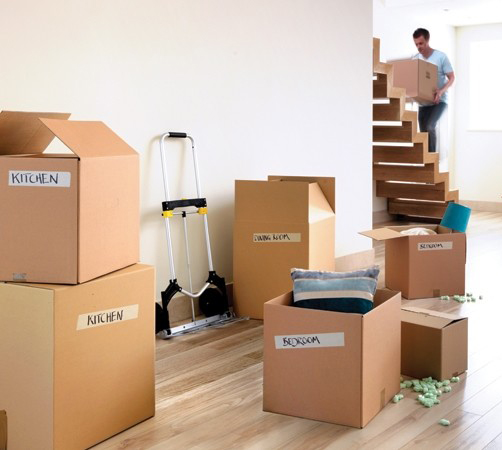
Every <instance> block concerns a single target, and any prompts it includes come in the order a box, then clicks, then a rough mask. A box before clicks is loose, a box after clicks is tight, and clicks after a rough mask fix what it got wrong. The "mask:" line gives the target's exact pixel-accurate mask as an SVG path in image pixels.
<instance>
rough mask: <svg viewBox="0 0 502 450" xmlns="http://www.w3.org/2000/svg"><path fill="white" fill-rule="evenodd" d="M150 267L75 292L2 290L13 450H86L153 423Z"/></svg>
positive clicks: (0, 363)
mask: <svg viewBox="0 0 502 450" xmlns="http://www.w3.org/2000/svg"><path fill="white" fill-rule="evenodd" d="M154 306H155V272H154V269H153V267H151V266H146V265H141V264H135V265H132V266H130V267H127V268H125V269H122V270H119V271H117V272H114V273H112V274H109V275H105V276H103V277H101V278H98V279H96V280H93V281H89V282H88V283H84V284H79V285H76V286H68V285H66V286H65V285H43V284H39V285H35V284H24V283H0V311H1V314H0V358H1V360H0V367H1V376H0V410H5V411H6V413H7V417H8V439H9V442H8V448H9V450H25V449H40V450H46V449H62V450H70V449H83V448H88V447H90V446H92V445H94V444H96V443H98V442H100V441H102V440H104V439H106V438H108V437H109V436H112V435H114V434H116V433H118V432H120V431H122V430H124V429H126V428H128V427H131V426H132V425H135V424H137V423H138V422H141V421H143V420H145V419H147V418H149V417H151V416H153V415H154V411H155V379H154V354H155V342H154V339H155V336H154V334H155V333H154V311H155V310H154Z"/></svg>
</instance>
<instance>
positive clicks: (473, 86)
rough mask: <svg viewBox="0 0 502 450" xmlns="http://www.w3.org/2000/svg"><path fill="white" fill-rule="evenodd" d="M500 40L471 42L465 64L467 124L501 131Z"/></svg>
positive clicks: (501, 45) (501, 62) (501, 67)
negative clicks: (467, 69) (468, 61)
mask: <svg viewBox="0 0 502 450" xmlns="http://www.w3.org/2000/svg"><path fill="white" fill-rule="evenodd" d="M500 55H502V40H501V39H498V40H490V41H478V42H471V48H470V67H469V100H470V102H469V104H470V108H469V128H470V129H471V130H482V131H502V114H501V111H500V108H501V105H502V89H501V88H500V86H498V81H497V80H498V79H499V78H498V77H499V76H500V74H501V73H502V58H500Z"/></svg>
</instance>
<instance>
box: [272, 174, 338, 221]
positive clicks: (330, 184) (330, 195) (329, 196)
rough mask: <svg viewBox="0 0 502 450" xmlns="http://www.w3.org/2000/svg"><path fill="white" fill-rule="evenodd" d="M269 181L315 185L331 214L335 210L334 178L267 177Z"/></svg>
mask: <svg viewBox="0 0 502 450" xmlns="http://www.w3.org/2000/svg"><path fill="white" fill-rule="evenodd" d="M268 180H269V181H301V182H304V183H305V182H307V183H317V184H318V185H319V187H320V188H321V191H322V193H323V194H324V197H326V200H327V201H328V203H329V206H331V209H332V210H333V212H336V210H335V178H334V177H297V176H289V175H269V176H268Z"/></svg>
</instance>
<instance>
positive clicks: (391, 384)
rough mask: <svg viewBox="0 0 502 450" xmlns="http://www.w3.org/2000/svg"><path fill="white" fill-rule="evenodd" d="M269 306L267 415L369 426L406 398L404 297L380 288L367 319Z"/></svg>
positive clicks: (285, 301) (277, 302)
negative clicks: (396, 399) (402, 386)
mask: <svg viewBox="0 0 502 450" xmlns="http://www.w3.org/2000/svg"><path fill="white" fill-rule="evenodd" d="M292 301H293V294H292V292H289V293H287V294H283V295H281V296H279V297H277V298H275V299H273V300H271V301H269V302H267V303H265V307H264V309H265V321H264V361H263V409H264V410H265V411H270V412H275V413H280V414H287V415H291V416H298V417H305V418H307V419H315V420H321V421H324V422H331V423H337V424H340V425H348V426H352V427H359V428H362V427H364V426H365V425H366V424H367V423H368V422H369V421H370V420H371V419H372V418H373V417H374V416H375V415H376V414H378V412H379V411H380V410H381V409H382V408H383V407H384V406H385V405H386V404H387V403H388V402H389V400H390V399H391V398H392V397H393V396H394V395H395V394H396V393H398V392H399V380H400V352H401V340H400V337H401V320H400V314H401V295H400V293H399V292H393V291H388V290H377V292H376V295H375V298H374V304H375V307H374V309H372V310H371V311H370V312H368V313H366V314H364V315H363V314H351V313H339V312H332V311H321V310H315V309H306V308H298V307H295V306H292Z"/></svg>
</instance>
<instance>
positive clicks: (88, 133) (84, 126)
mask: <svg viewBox="0 0 502 450" xmlns="http://www.w3.org/2000/svg"><path fill="white" fill-rule="evenodd" d="M40 120H41V121H42V123H43V124H44V125H45V126H46V127H47V128H48V129H49V130H50V131H52V133H53V134H54V135H55V136H56V137H57V138H58V139H59V140H60V141H61V142H63V144H65V145H66V146H67V147H68V148H69V149H70V150H71V151H72V152H73V153H75V154H76V155H77V156H79V157H80V158H95V157H100V156H123V155H136V154H137V153H136V151H135V150H134V149H133V148H132V147H130V146H129V145H128V144H127V143H126V142H125V141H123V140H122V139H121V138H120V137H119V136H117V135H116V134H115V133H114V132H113V131H112V130H111V129H110V128H108V127H107V126H106V125H105V124H104V123H103V122H99V121H96V122H94V121H76V120H72V121H67V120H57V119H40Z"/></svg>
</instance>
